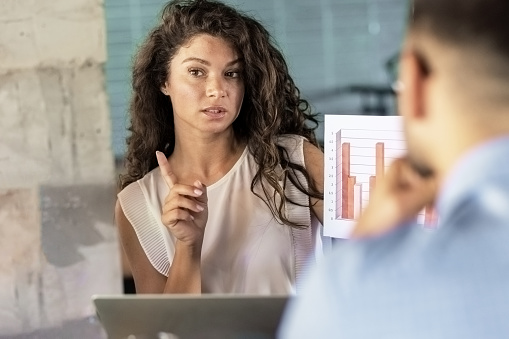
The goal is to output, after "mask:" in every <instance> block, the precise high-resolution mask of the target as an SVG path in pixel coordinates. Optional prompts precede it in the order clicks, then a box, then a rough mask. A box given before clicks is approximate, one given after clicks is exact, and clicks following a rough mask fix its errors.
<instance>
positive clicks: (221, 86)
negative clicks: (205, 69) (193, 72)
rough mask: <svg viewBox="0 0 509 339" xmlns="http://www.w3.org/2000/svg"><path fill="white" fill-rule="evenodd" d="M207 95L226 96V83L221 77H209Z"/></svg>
mask: <svg viewBox="0 0 509 339" xmlns="http://www.w3.org/2000/svg"><path fill="white" fill-rule="evenodd" d="M207 96H208V97H217V98H221V97H225V96H226V84H225V82H224V80H223V79H221V78H220V77H210V78H209V79H207Z"/></svg>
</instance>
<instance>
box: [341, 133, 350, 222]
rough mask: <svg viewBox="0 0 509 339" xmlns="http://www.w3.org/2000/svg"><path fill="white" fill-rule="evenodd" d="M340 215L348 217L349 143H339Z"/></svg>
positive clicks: (344, 217)
mask: <svg viewBox="0 0 509 339" xmlns="http://www.w3.org/2000/svg"><path fill="white" fill-rule="evenodd" d="M341 148H342V153H341V164H342V165H341V166H342V168H341V173H342V174H341V199H342V201H341V217H342V218H343V219H346V218H348V178H349V177H350V143H349V142H345V143H343V144H342V145H341Z"/></svg>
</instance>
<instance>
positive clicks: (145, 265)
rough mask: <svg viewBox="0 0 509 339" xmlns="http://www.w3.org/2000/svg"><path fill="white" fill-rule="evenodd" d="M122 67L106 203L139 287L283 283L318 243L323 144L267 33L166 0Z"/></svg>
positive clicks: (278, 288)
mask: <svg viewBox="0 0 509 339" xmlns="http://www.w3.org/2000/svg"><path fill="white" fill-rule="evenodd" d="M133 68H134V69H133V94H132V100H131V107H130V113H131V127H130V131H131V136H130V137H129V138H128V140H127V145H128V151H127V157H126V164H127V165H126V167H127V174H125V175H124V176H122V177H121V188H122V191H121V192H120V193H119V195H118V201H117V206H116V210H115V215H116V220H117V224H118V227H119V230H120V236H121V241H122V244H123V247H124V250H125V252H126V255H127V258H128V260H129V263H130V265H131V269H132V272H133V277H134V280H135V284H136V290H137V292H138V293H202V292H209V293H249V294H287V293H291V292H293V291H294V288H295V284H296V281H298V280H299V276H300V274H301V272H302V270H303V268H304V264H305V263H306V262H307V261H308V260H309V257H310V255H312V254H313V251H314V250H315V251H319V250H320V248H319V246H317V244H316V243H315V239H319V236H317V225H318V221H319V222H321V221H322V215H323V201H322V200H323V192H322V188H323V153H322V152H321V151H320V150H319V149H318V147H317V142H316V139H315V136H314V132H313V130H314V128H310V127H309V126H308V125H307V123H308V122H311V123H314V124H315V126H316V120H315V119H314V116H313V115H312V114H311V113H309V105H308V103H307V102H306V101H304V100H302V99H300V97H299V91H298V89H297V88H296V87H295V84H294V82H293V80H292V78H291V77H290V75H289V74H288V68H287V65H286V63H285V61H284V59H283V56H282V55H281V53H280V52H279V51H278V50H277V49H276V48H275V47H274V46H273V44H272V43H271V41H270V35H269V34H268V32H267V31H266V30H265V29H264V28H263V27H262V25H261V24H260V23H258V22H257V21H256V20H254V19H252V18H250V17H247V16H245V15H243V14H241V13H239V12H238V11H236V10H234V9H233V8H231V7H229V6H227V5H224V4H222V3H219V2H213V1H172V2H170V3H168V4H167V5H166V7H165V8H164V10H163V13H162V20H161V23H160V24H159V25H158V26H157V27H156V28H155V29H154V30H153V31H152V32H151V33H150V34H149V36H148V38H147V40H146V41H145V43H144V44H143V45H142V46H141V48H140V50H139V52H138V54H137V56H136V59H135V62H134V67H133ZM315 128H316V127H315ZM156 151H157V154H156ZM318 245H319V243H318Z"/></svg>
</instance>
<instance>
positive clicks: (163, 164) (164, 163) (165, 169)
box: [156, 151, 177, 188]
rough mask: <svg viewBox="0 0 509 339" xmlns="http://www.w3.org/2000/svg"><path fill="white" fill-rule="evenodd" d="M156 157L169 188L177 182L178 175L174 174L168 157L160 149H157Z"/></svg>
mask: <svg viewBox="0 0 509 339" xmlns="http://www.w3.org/2000/svg"><path fill="white" fill-rule="evenodd" d="M156 158H157V163H158V164H159V168H160V169H161V175H162V176H163V179H164V182H166V185H168V187H169V188H172V187H173V185H175V183H176V182H177V177H176V176H175V174H173V172H172V170H171V167H170V163H169V162H168V159H166V156H165V155H164V154H163V153H162V152H159V151H156Z"/></svg>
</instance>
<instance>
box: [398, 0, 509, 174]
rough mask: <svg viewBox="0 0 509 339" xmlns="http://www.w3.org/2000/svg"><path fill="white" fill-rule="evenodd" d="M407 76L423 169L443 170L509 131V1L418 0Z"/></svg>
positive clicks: (416, 154) (403, 100)
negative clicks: (473, 149)
mask: <svg viewBox="0 0 509 339" xmlns="http://www.w3.org/2000/svg"><path fill="white" fill-rule="evenodd" d="M400 80H401V82H402V84H403V86H402V87H403V90H402V92H401V93H400V96H399V107H400V113H401V114H402V115H403V116H404V118H405V130H406V134H407V140H408V147H409V155H410V157H411V159H412V160H413V162H414V163H415V165H416V166H417V167H418V168H420V169H421V170H424V171H428V170H432V171H443V170H444V168H447V167H448V166H449V165H450V164H445V163H446V162H447V161H450V162H451V161H452V162H454V161H455V157H457V156H458V155H459V153H461V152H464V151H465V150H466V149H467V148H469V147H471V146H472V145H474V144H476V143H478V142H480V141H482V140H484V139H487V138H489V137H493V136H496V135H500V134H503V133H509V1H508V0H415V1H414V4H413V6H412V10H411V13H410V23H409V30H408V34H407V39H406V41H405V47H404V51H403V53H402V56H401V67H400Z"/></svg>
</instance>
